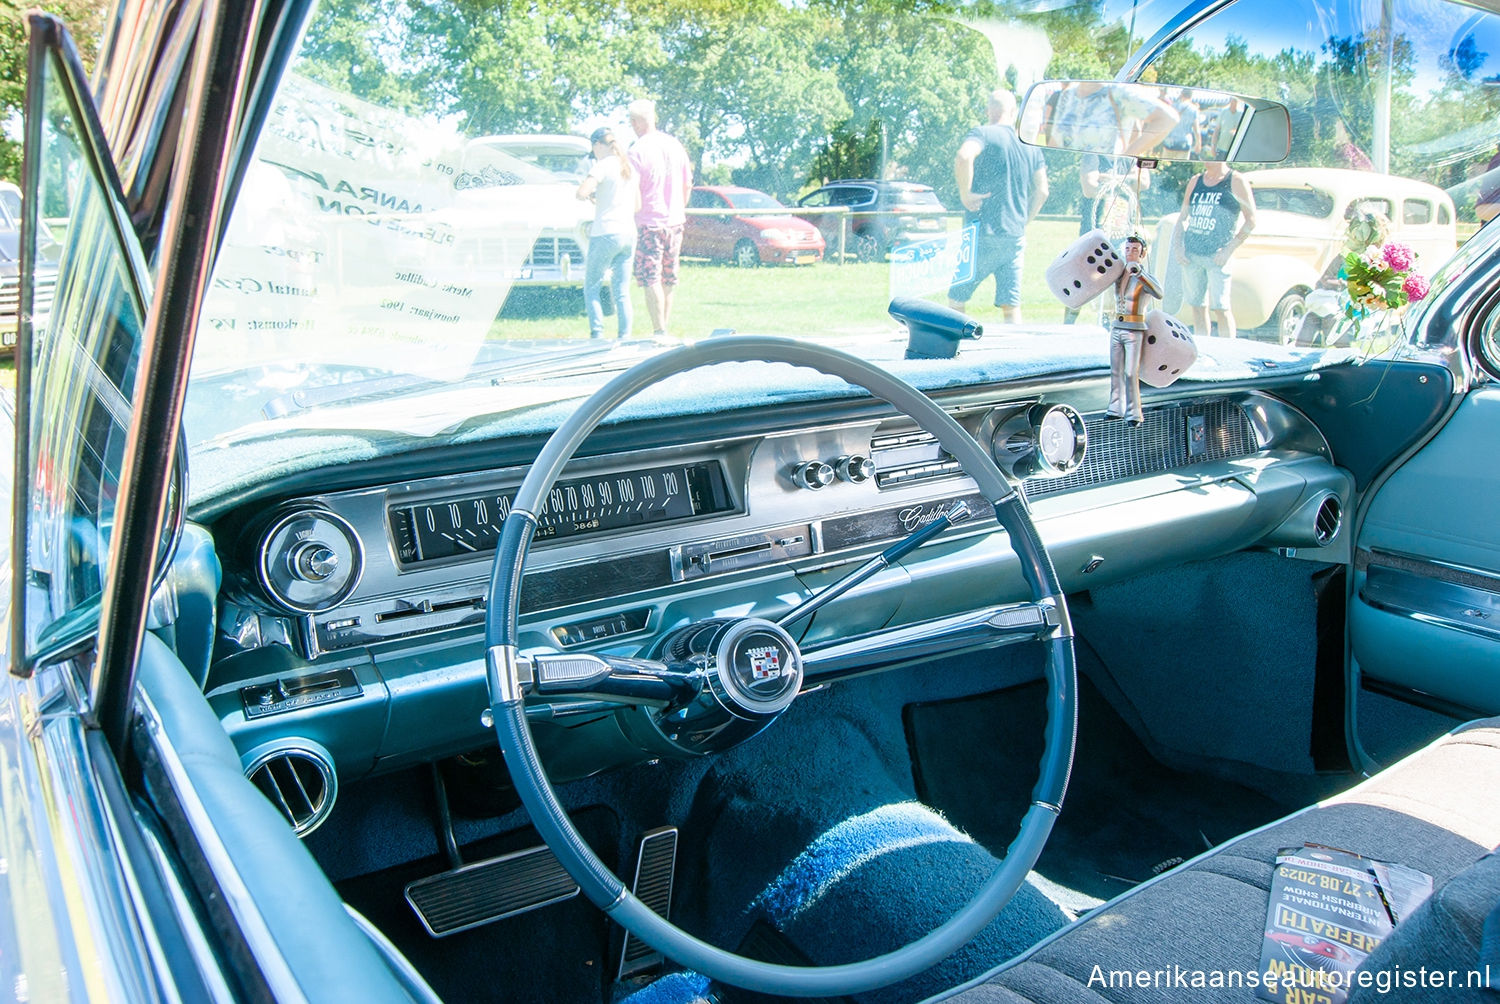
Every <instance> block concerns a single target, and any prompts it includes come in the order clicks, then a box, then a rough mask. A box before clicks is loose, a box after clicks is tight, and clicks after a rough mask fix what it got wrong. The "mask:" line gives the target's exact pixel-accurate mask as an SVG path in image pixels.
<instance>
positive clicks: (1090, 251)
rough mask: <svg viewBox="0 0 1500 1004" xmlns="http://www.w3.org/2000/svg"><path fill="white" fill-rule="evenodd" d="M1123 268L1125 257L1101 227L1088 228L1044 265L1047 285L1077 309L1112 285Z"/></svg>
mask: <svg viewBox="0 0 1500 1004" xmlns="http://www.w3.org/2000/svg"><path fill="white" fill-rule="evenodd" d="M1124 268H1125V259H1124V258H1123V257H1121V255H1120V252H1119V251H1117V250H1115V247H1114V245H1113V244H1111V243H1110V242H1109V238H1108V237H1106V236H1105V234H1104V231H1103V230H1090V231H1089V232H1088V233H1086V234H1084V235H1083V236H1082V237H1080V238H1078V239H1077V240H1076V241H1074V242H1073V244H1072V245H1071V246H1070V247H1069V248H1068V249H1067V250H1066V251H1064V252H1063V253H1062V254H1060V255H1058V256H1057V258H1056V259H1054V260H1053V262H1052V264H1051V265H1048V266H1047V288H1048V289H1050V290H1052V295H1053V296H1055V297H1057V299H1058V301H1059V302H1061V303H1062V305H1063V306H1065V307H1072V308H1074V309H1075V310H1076V309H1077V308H1079V307H1082V306H1083V305H1084V304H1085V303H1088V302H1089V301H1090V300H1092V299H1093V298H1094V297H1096V296H1098V295H1099V294H1100V293H1102V292H1104V291H1105V290H1106V289H1109V288H1110V287H1111V286H1113V285H1114V284H1115V280H1117V279H1119V278H1120V273H1121V272H1122V271H1123V270H1124Z"/></svg>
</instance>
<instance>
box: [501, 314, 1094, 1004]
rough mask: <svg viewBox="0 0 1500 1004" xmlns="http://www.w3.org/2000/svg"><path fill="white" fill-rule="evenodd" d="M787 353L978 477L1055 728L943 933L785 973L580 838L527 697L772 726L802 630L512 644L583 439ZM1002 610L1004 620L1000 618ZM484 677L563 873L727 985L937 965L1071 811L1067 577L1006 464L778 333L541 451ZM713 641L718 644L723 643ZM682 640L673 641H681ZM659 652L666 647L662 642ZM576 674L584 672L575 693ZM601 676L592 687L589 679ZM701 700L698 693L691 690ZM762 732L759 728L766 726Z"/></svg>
mask: <svg viewBox="0 0 1500 1004" xmlns="http://www.w3.org/2000/svg"><path fill="white" fill-rule="evenodd" d="M762 361H763V362H781V363H790V364H792V365H795V366H802V367H807V368H810V369H814V370H817V371H819V372H821V373H825V374H829V375H832V376H837V377H841V378H843V379H844V380H846V381H848V382H849V383H851V384H853V385H855V386H858V387H862V388H864V389H865V390H867V391H869V392H870V393H871V394H873V395H875V396H876V397H879V398H882V399H884V400H885V401H888V402H889V403H890V404H892V405H894V406H895V407H896V408H897V409H899V410H901V411H903V412H905V414H906V415H907V416H908V417H910V418H912V419H913V420H915V421H916V422H917V424H918V425H920V426H921V427H922V428H923V429H924V430H925V431H927V432H930V433H932V434H933V435H935V436H936V437H937V439H938V441H939V442H940V443H941V444H942V446H943V448H944V449H946V450H947V451H948V453H949V454H951V455H952V456H953V457H954V458H955V459H957V460H958V461H959V463H960V464H961V465H962V466H963V469H964V471H965V472H966V473H967V474H968V475H969V476H970V477H972V478H973V479H974V481H975V482H976V483H977V484H978V486H979V490H980V492H981V493H982V494H983V496H984V498H985V499H987V500H988V501H989V502H990V504H991V505H993V506H994V508H995V514H996V516H997V517H998V518H999V521H1000V524H1001V526H1003V527H1004V528H1005V530H1006V531H1007V533H1008V535H1009V539H1010V543H1011V547H1012V548H1013V549H1014V550H1015V552H1016V555H1017V557H1018V558H1019V559H1020V564H1021V569H1022V572H1023V574H1024V576H1025V578H1026V581H1027V584H1028V585H1029V586H1030V589H1031V593H1032V600H1033V602H1032V603H1029V604H1015V605H1011V606H1010V607H1007V608H1004V609H1005V611H1006V615H1007V619H1008V620H1009V621H1010V622H1014V621H1016V620H1017V618H1016V616H1015V615H1016V614H1017V613H1020V614H1023V615H1027V616H1022V617H1021V618H1019V619H1020V620H1023V621H1026V622H1027V623H1028V624H1029V625H1030V628H1029V633H1031V634H1034V635H1035V636H1036V637H1037V638H1038V639H1039V640H1040V641H1041V642H1042V643H1043V644H1044V645H1045V646H1046V647H1047V668H1046V678H1047V683H1048V694H1047V725H1046V732H1045V744H1044V745H1045V748H1044V751H1043V754H1042V762H1041V773H1040V776H1039V778H1038V780H1037V783H1036V786H1035V788H1033V790H1032V801H1031V805H1030V807H1029V808H1028V809H1027V811H1026V814H1025V816H1024V818H1023V819H1022V822H1021V829H1020V832H1019V833H1018V834H1017V836H1016V838H1015V840H1014V841H1012V842H1011V845H1010V847H1009V848H1008V849H1007V850H1006V854H1005V859H1004V861H1003V862H1002V863H1001V864H1000V866H999V867H998V868H997V869H996V870H995V873H994V874H993V875H992V876H990V878H989V879H988V880H986V882H985V883H984V885H983V886H981V887H980V889H979V891H978V892H977V893H976V894H975V895H974V897H973V899H972V900H970V901H969V903H968V904H967V905H966V906H965V907H964V908H963V909H961V910H960V911H959V912H958V913H956V914H955V915H954V916H953V917H951V918H950V919H948V920H947V921H945V922H944V923H943V924H941V925H940V926H939V927H937V928H936V929H934V930H933V931H931V932H929V933H928V934H926V935H924V936H923V937H921V938H919V939H917V940H916V941H913V942H911V943H910V944H908V945H905V946H903V947H901V948H898V949H896V950H894V951H891V952H889V953H886V954H884V955H880V956H877V957H875V958H872V959H868V960H865V961H863V962H853V963H845V964H841V965H831V966H786V965H777V964H774V963H769V962H761V961H758V960H755V959H749V958H745V957H743V956H740V955H736V954H734V953H733V952H729V951H726V950H724V949H721V948H716V947H714V946H712V945H709V944H708V943H706V942H704V941H701V940H699V939H698V938H696V937H694V936H693V935H691V934H688V933H687V932H686V931H683V930H682V929H681V928H679V927H677V926H676V925H674V924H672V923H671V922H669V921H667V920H665V919H663V918H662V917H660V916H658V915H657V914H656V913H655V912H653V911H652V910H651V909H650V908H649V907H647V906H646V905H645V904H644V903H642V902H641V901H640V900H639V899H637V898H636V897H635V895H634V894H633V893H631V892H630V890H629V889H628V888H627V887H626V885H625V883H623V882H621V881H620V879H619V878H618V877H616V876H615V875H614V873H613V872H611V871H610V870H609V869H608V868H607V867H605V865H604V864H603V862H601V861H600V860H599V858H598V857H597V856H596V855H595V854H594V852H593V851H592V850H591V849H590V848H589V847H588V845H587V844H585V843H584V841H583V840H582V838H580V837H579V835H578V831H577V830H576V829H574V828H573V824H572V822H571V821H570V820H569V819H568V816H567V813H566V812H564V811H563V809H562V807H561V805H559V804H558V801H557V796H556V795H555V793H554V792H553V790H552V786H551V784H550V783H549V781H548V779H547V776H546V773H545V772H544V771H543V769H542V765H541V762H540V760H539V759H538V758H537V753H536V748H535V746H534V745H533V744H532V740H531V733H530V730H529V729H528V727H527V723H526V711H525V698H526V696H527V694H529V693H535V692H540V693H548V692H553V693H556V692H560V691H559V689H557V688H564V687H568V686H573V687H574V688H575V689H574V690H573V691H570V692H579V690H580V689H582V690H587V689H589V688H590V687H601V688H602V687H603V686H604V678H606V677H609V678H610V680H611V682H610V685H609V692H610V693H613V694H616V695H622V696H621V697H620V699H621V700H623V701H625V702H627V703H629V702H630V701H631V697H630V696H625V695H634V696H635V697H638V698H639V700H640V701H641V702H644V703H648V704H649V703H651V702H655V703H656V704H657V705H658V706H665V707H668V708H671V707H677V708H678V709H679V710H678V711H677V712H676V713H677V714H679V715H686V714H687V713H688V709H687V708H686V707H685V706H684V704H683V702H685V701H690V700H694V699H696V700H698V701H700V703H703V704H704V705H705V706H709V707H719V706H722V707H723V708H725V709H727V711H728V714H729V715H730V716H733V717H734V718H736V719H737V720H759V721H761V722H764V723H769V721H770V720H771V719H772V718H774V716H775V715H776V714H779V713H780V711H781V710H783V709H784V708H785V707H786V706H787V705H788V704H790V703H791V701H792V700H793V699H794V698H795V697H796V695H797V692H798V690H799V689H800V687H801V684H802V658H801V653H800V652H799V651H798V649H797V645H796V643H795V642H794V641H793V640H792V638H791V636H790V635H789V634H787V633H786V632H785V631H784V630H782V629H781V628H780V627H779V626H777V625H775V624H772V623H770V622H769V621H764V620H760V619H759V618H742V619H740V620H739V621H738V622H735V623H732V624H729V625H727V626H726V625H725V624H723V623H722V622H711V623H709V624H707V625H704V626H703V630H699V631H696V632H694V633H693V637H695V638H700V639H701V638H703V637H705V636H707V637H708V639H709V640H708V641H706V642H703V643H701V644H698V645H697V646H696V647H694V648H693V651H691V652H686V646H676V647H678V648H682V649H683V650H684V653H683V661H682V664H681V665H675V666H674V665H671V664H670V662H671V660H670V659H667V657H666V656H665V655H664V656H663V658H664V659H666V661H656V660H648V659H623V658H615V657H600V656H594V655H581V656H579V655H556V656H537V657H535V658H529V659H528V658H523V657H522V656H521V655H520V654H519V653H518V651H517V649H516V638H517V616H518V610H519V601H520V593H521V570H522V566H523V565H524V563H525V560H526V554H527V551H528V549H529V547H530V544H531V539H532V535H533V533H534V532H535V531H536V527H537V513H539V512H541V511H542V506H543V503H544V501H545V499H546V496H547V492H548V491H549V489H551V487H552V485H553V483H554V482H555V481H556V480H557V479H558V477H559V476H560V475H561V474H562V471H563V467H564V465H565V464H567V462H568V461H569V460H570V459H571V458H572V456H573V454H574V452H575V451H576V450H577V449H578V446H579V444H581V443H582V442H583V441H584V439H585V438H587V436H588V435H589V434H590V433H591V432H593V431H594V429H595V428H597V427H598V425H599V423H600V422H602V421H603V420H604V418H605V417H606V416H607V415H609V414H610V413H611V412H612V411H614V410H615V408H617V407H618V406H619V405H620V404H621V403H623V402H624V401H626V400H628V399H629V398H630V397H632V396H633V395H635V394H636V393H638V392H640V391H641V390H643V389H644V388H647V387H650V386H652V385H654V384H656V383H658V382H660V381H662V380H664V379H666V378H668V377H671V376H674V375H676V374H678V373H683V372H686V371H688V370H692V369H695V368H697V367H700V366H707V365H712V364H715V363H723V362H762ZM999 620H1000V618H999V617H997V618H996V623H997V624H998V623H999ZM485 643H486V658H485V662H486V670H487V672H486V676H487V681H488V684H489V696H490V705H491V712H492V715H493V719H494V727H495V732H496V735H497V737H498V739H499V741H500V748H501V750H502V751H503V752H504V755H505V763H506V766H507V767H508V768H509V771H510V775H511V779H512V781H513V782H514V784H515V786H516V791H517V793H518V794H519V795H520V797H521V801H522V802H523V803H524V804H525V806H526V810H527V812H528V813H529V814H530V816H531V820H532V822H533V824H534V825H535V826H536V828H537V830H538V832H540V833H541V835H542V839H543V840H545V841H546V843H547V845H548V847H549V848H550V849H551V850H552V852H553V854H555V855H556V856H557V859H558V861H559V862H560V863H561V864H562V866H563V868H564V869H566V870H567V872H568V874H569V875H571V876H572V877H573V879H574V881H576V882H577V883H578V885H579V887H580V888H581V889H582V890H583V893H584V894H585V895H586V896H588V898H589V899H590V900H592V901H593V902H594V904H595V905H596V906H598V907H599V908H600V909H602V910H603V911H604V912H605V913H607V914H608V915H609V916H610V917H611V918H612V919H614V920H615V921H617V922H618V923H619V924H620V925H621V926H622V927H624V928H625V929H626V930H627V931H629V932H630V933H631V934H634V935H635V936H636V937H637V938H639V939H640V940H641V941H643V942H645V943H646V944H648V945H650V946H651V947H652V948H655V949H656V950H658V951H660V952H661V953H663V954H664V955H666V956H667V957H668V958H671V959H674V960H675V961H677V962H678V963H680V964H682V965H685V966H688V967H691V968H692V969H695V970H697V971H698V972H700V973H702V974H704V975H706V976H709V977H711V978H713V979H715V980H718V981H720V982H723V983H728V984H731V985H735V986H740V987H745V988H747V989H750V990H755V991H759V992H761V993H769V994H781V995H784V996H793V997H813V996H817V997H840V996H846V995H849V994H854V993H859V992H861V991H865V990H871V989H874V988H877V987H882V986H887V985H889V984H892V983H896V982H899V981H900V980H903V979H906V978H908V977H910V976H913V975H915V974H916V973H919V972H921V971H923V970H925V969H927V968H930V967H931V966H933V965H935V964H936V963H938V962H940V961H941V960H943V959H944V958H946V957H947V956H949V955H951V954H952V953H953V952H955V951H957V950H958V949H960V948H962V947H963V946H964V945H965V944H967V943H968V942H969V941H970V940H972V939H973V938H974V937H975V936H976V935H977V934H978V933H979V932H980V931H981V930H982V929H983V928H984V927H985V925H987V924H988V923H989V922H990V921H991V920H993V919H994V918H995V917H996V916H998V915H999V913H1000V911H1001V910H1002V909H1004V907H1005V905H1006V903H1008V902H1009V901H1010V899H1011V897H1012V896H1014V895H1015V892H1016V890H1017V889H1018V888H1020V885H1021V883H1022V882H1023V881H1024V880H1025V878H1026V875H1027V873H1028V872H1029V871H1030V870H1031V868H1032V866H1033V865H1034V864H1035V863H1036V860H1037V857H1038V856H1039V855H1040V854H1041V851H1042V845H1043V844H1044V843H1045V842H1046V840H1047V836H1048V835H1049V834H1050V833H1051V830H1052V824H1053V822H1054V820H1055V819H1056V817H1057V814H1058V812H1059V811H1060V809H1061V807H1062V800H1063V794H1064V792H1065V791H1066V789H1067V783H1068V775H1069V772H1070V771H1071V769H1072V762H1073V743H1074V738H1075V735H1076V732H1077V675H1076V667H1075V665H1074V658H1073V641H1072V629H1071V626H1070V624H1069V622H1068V616H1067V607H1066V604H1065V601H1064V598H1063V593H1062V588H1061V585H1060V584H1059V582H1058V579H1057V573H1056V571H1055V570H1054V569H1053V567H1052V562H1051V559H1049V558H1048V556H1047V552H1046V549H1045V548H1044V547H1043V546H1042V541H1041V538H1040V537H1039V536H1038V534H1037V532H1036V527H1035V525H1034V524H1033V523H1032V520H1031V516H1030V513H1029V512H1028V510H1027V507H1026V503H1025V501H1024V500H1023V499H1022V498H1021V496H1020V494H1019V493H1018V492H1017V490H1016V488H1015V486H1013V485H1012V484H1011V483H1010V482H1009V480H1008V479H1007V478H1006V476H1005V475H1004V474H1003V473H1002V472H1001V471H1000V469H999V468H998V467H997V466H996V465H995V461H994V460H993V459H992V458H991V457H990V455H989V453H988V452H987V451H986V450H984V449H983V448H982V447H981V446H980V445H979V444H978V443H977V442H976V441H975V440H974V439H973V438H972V437H971V436H970V435H969V434H968V433H967V432H965V431H964V429H963V428H962V427H961V426H960V425H959V424H958V423H957V422H955V421H954V420H953V419H952V418H951V417H950V416H949V415H948V414H947V413H946V412H944V411H943V410H942V409H941V408H939V407H938V406H937V405H936V404H935V403H934V402H933V401H932V400H931V399H930V398H928V397H927V396H926V395H924V394H923V393H922V392H920V391H918V390H917V389H916V388H914V387H912V386H910V385H909V384H907V383H905V382H903V381H901V380H899V379H897V378H895V377H893V376H891V375H890V374H889V373H886V372H885V371H883V370H881V369H878V368H876V367H875V366H872V365H870V364H869V363H867V362H865V361H863V360H861V359H857V358H855V357H853V356H850V355H847V354H845V353H843V352H838V351H836V350H834V349H830V348H825V347H822V346H818V345H813V344H809V343H803V342H797V341H793V340H790V339H783V338H762V337H727V338H714V339H709V340H707V341H704V342H701V343H698V344H695V345H689V346H684V347H682V348H679V349H674V350H672V351H670V352H666V353H663V354H662V355H659V356H655V357H653V358H651V359H648V360H646V361H645V362H642V363H640V364H638V365H636V366H634V367H632V368H631V369H629V370H627V371H626V372H624V373H622V374H620V375H619V376H618V377H615V378H614V379H613V380H611V381H610V382H609V383H607V384H605V385H604V386H603V387H601V388H600V389H599V390H598V391H597V392H595V393H594V394H593V395H592V396H591V397H589V398H588V400H586V401H584V402H583V404H582V405H580V406H579V408H578V410H577V411H575V412H574V413H573V414H572V416H571V417H569V418H568V420H567V421H565V422H564V423H563V424H562V425H561V426H560V427H559V428H558V430H557V431H556V432H555V433H553V434H552V437H551V438H550V439H549V440H548V441H547V443H546V445H545V446H543V448H542V450H541V452H540V453H539V454H538V455H537V458H536V461H535V463H533V464H532V466H531V470H530V471H529V472H528V473H527V475H526V479H525V481H524V482H522V484H521V487H520V489H519V491H518V492H517V494H516V497H515V501H514V503H513V504H512V506H511V511H510V514H509V516H507V518H506V520H505V522H504V525H503V528H502V531H501V536H500V540H499V544H498V548H497V550H496V553H495V567H494V573H493V576H492V578H491V581H490V592H489V596H488V604H487V607H486V614H485ZM716 646H717V647H716ZM672 647H674V646H667V648H672ZM657 650H658V651H663V647H662V646H661V645H658V646H657ZM580 681H585V682H584V683H583V684H582V686H581V687H580V686H579V683H580ZM589 681H592V682H589ZM695 695H697V696H696V697H695ZM762 727H763V726H762Z"/></svg>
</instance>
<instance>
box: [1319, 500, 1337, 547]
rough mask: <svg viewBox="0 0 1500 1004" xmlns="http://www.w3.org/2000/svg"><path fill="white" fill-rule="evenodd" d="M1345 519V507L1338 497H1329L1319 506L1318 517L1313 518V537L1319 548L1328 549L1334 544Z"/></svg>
mask: <svg viewBox="0 0 1500 1004" xmlns="http://www.w3.org/2000/svg"><path fill="white" fill-rule="evenodd" d="M1343 519H1344V507H1343V506H1342V505H1340V504H1339V497H1338V496H1337V495H1330V496H1328V497H1327V498H1325V499H1324V500H1323V501H1322V502H1321V503H1320V504H1319V505H1318V512H1317V515H1316V516H1314V517H1313V536H1314V537H1316V538H1317V541H1318V546H1319V547H1327V546H1328V545H1329V544H1331V543H1332V542H1333V538H1334V537H1336V536H1338V532H1339V525H1340V524H1341V523H1342V522H1343Z"/></svg>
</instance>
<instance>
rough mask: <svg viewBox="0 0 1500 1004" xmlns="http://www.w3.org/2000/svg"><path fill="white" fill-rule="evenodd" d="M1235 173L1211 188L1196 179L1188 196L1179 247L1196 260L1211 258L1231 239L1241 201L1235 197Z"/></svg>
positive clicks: (1203, 177)
mask: <svg viewBox="0 0 1500 1004" xmlns="http://www.w3.org/2000/svg"><path fill="white" fill-rule="evenodd" d="M1233 184H1234V172H1233V171H1229V172H1228V173H1226V174H1225V175H1224V177H1223V178H1221V179H1219V183H1218V184H1217V185H1210V184H1209V183H1208V182H1207V180H1205V176H1204V175H1201V174H1200V175H1199V176H1198V184H1196V185H1194V186H1193V194H1192V195H1191V196H1189V197H1188V218H1187V223H1186V225H1185V226H1184V227H1183V234H1182V248H1183V250H1184V251H1186V252H1187V253H1188V254H1190V255H1192V256H1193V257H1195V258H1211V257H1213V256H1214V255H1215V254H1217V253H1218V252H1219V249H1220V248H1222V247H1223V246H1224V245H1226V244H1228V243H1229V241H1230V239H1231V238H1233V237H1234V225H1235V222H1236V221H1237V220H1238V219H1239V216H1240V200H1239V199H1238V198H1236V197H1235V194H1234V188H1233Z"/></svg>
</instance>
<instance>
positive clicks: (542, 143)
mask: <svg viewBox="0 0 1500 1004" xmlns="http://www.w3.org/2000/svg"><path fill="white" fill-rule="evenodd" d="M472 145H473V146H474V147H476V148H477V147H490V148H492V149H495V150H503V151H505V152H506V153H508V154H510V155H511V156H512V157H515V158H516V159H517V160H521V161H525V162H526V163H528V164H534V165H535V166H537V167H540V168H542V169H544V170H547V171H551V172H552V173H554V174H559V175H562V176H563V177H564V178H567V179H568V180H570V181H572V182H573V183H574V184H577V183H578V182H580V181H582V180H583V178H584V176H585V175H587V174H588V173H589V165H590V163H591V160H590V154H591V153H592V147H591V145H590V144H589V141H588V137H586V136H575V135H573V134H572V133H538V134H536V135H509V136H482V137H480V138H479V139H476V140H474V141H473V144H472Z"/></svg>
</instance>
